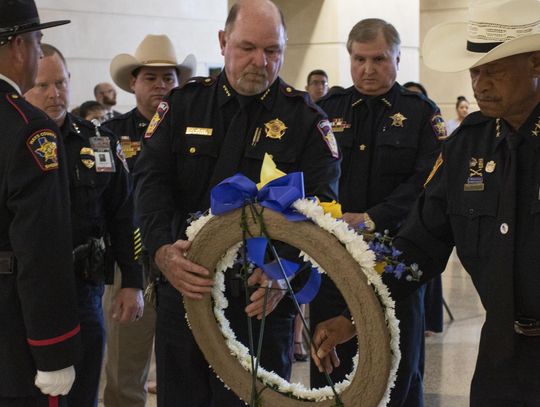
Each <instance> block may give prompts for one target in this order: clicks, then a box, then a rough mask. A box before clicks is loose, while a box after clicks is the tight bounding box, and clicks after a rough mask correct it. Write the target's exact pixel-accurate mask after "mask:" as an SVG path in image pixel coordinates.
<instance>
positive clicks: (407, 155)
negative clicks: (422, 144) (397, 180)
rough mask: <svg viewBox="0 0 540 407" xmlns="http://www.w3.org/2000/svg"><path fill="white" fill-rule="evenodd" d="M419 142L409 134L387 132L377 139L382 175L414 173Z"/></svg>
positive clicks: (393, 131)
mask: <svg viewBox="0 0 540 407" xmlns="http://www.w3.org/2000/svg"><path fill="white" fill-rule="evenodd" d="M417 143H418V140H417V138H416V137H413V136H411V134H410V133H409V132H405V131H396V130H387V131H383V132H382V133H380V134H379V135H378V137H377V159H378V161H379V163H380V165H379V167H378V168H380V170H381V174H392V175H393V174H407V173H412V172H414V166H415V162H416V153H417V149H418V146H417Z"/></svg>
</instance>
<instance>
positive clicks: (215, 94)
mask: <svg viewBox="0 0 540 407" xmlns="http://www.w3.org/2000/svg"><path fill="white" fill-rule="evenodd" d="M219 38H220V45H221V49H222V53H223V55H224V57H225V69H224V71H223V72H222V73H221V74H220V75H219V76H218V77H217V78H215V79H214V78H195V79H193V80H191V81H189V82H188V83H187V84H186V85H185V86H184V87H183V88H181V89H174V90H173V91H172V92H171V94H170V95H169V96H167V97H166V98H165V99H164V101H163V102H162V103H161V104H160V105H159V107H158V109H157V112H156V114H155V116H154V118H153V119H152V122H151V123H150V125H149V128H148V130H147V132H146V134H145V138H144V145H143V149H142V152H141V155H140V157H139V159H138V161H137V163H136V166H135V178H136V190H137V193H136V195H137V198H136V201H137V212H138V214H139V216H140V218H141V225H142V232H143V238H144V242H145V245H146V247H147V248H148V251H149V253H150V255H151V256H152V257H153V258H154V259H155V262H156V264H157V266H158V267H159V269H160V270H161V272H162V274H163V276H164V277H165V279H166V281H165V282H163V283H162V284H160V286H159V287H158V309H157V324H156V326H157V328H156V329H157V331H156V355H157V382H158V405H159V406H160V407H166V406H171V405H183V406H208V407H210V406H220V407H224V406H225V407H226V406H242V405H244V403H243V402H242V401H240V400H239V399H238V398H237V397H236V396H234V395H232V393H231V392H230V391H228V390H225V389H224V387H223V384H222V383H221V382H220V381H219V380H217V379H216V377H215V375H214V374H213V372H212V371H211V369H210V368H209V367H208V362H206V361H205V359H204V357H203V355H202V353H201V352H200V350H199V349H198V347H197V345H196V343H195V341H194V339H193V336H192V334H191V332H190V330H189V327H188V326H187V324H186V321H185V318H184V311H183V304H182V295H184V296H188V297H190V298H193V299H199V298H202V294H203V293H208V292H210V290H211V287H210V285H211V284H212V282H211V281H208V280H207V279H206V278H204V275H206V274H207V273H208V271H207V270H206V269H204V268H203V267H201V266H199V265H197V264H194V263H191V262H189V261H188V260H187V259H186V258H185V257H184V253H185V252H186V251H187V250H188V249H189V243H188V242H187V241H186V240H184V239H185V229H186V221H187V219H188V217H189V214H190V213H193V212H197V211H204V210H206V209H207V208H208V207H209V190H210V189H211V188H212V187H213V186H214V185H216V184H218V183H219V182H220V181H222V180H223V179H225V178H227V177H229V176H232V175H234V174H235V173H237V172H241V173H242V174H244V175H246V176H248V177H249V178H250V179H252V180H254V181H258V180H259V175H260V170H261V165H262V160H263V157H264V154H265V153H269V154H271V155H272V156H273V158H274V161H275V162H276V164H277V166H278V168H279V169H280V170H282V171H284V172H287V173H290V172H292V171H303V172H304V177H305V187H306V194H308V195H317V196H318V197H319V198H320V199H321V200H323V201H327V200H332V199H335V198H336V187H337V177H338V175H339V161H338V151H337V145H336V144H335V140H334V138H333V135H332V133H331V129H330V125H329V122H328V120H327V119H326V116H325V115H324V114H323V113H322V111H320V110H319V109H318V108H317V107H316V106H315V105H313V104H312V103H311V102H310V100H309V96H308V95H307V94H306V93H305V92H299V91H296V90H294V89H292V88H291V87H289V86H288V85H287V84H285V83H284V82H283V81H282V80H281V79H279V77H278V73H279V70H280V68H281V65H282V62H283V53H284V48H285V38H286V35H285V27H284V24H283V18H282V16H281V13H280V11H279V10H278V9H277V7H276V6H275V5H274V4H273V3H272V2H270V1H268V0H257V1H252V0H248V1H240V2H239V3H237V4H235V5H234V6H233V7H232V8H231V11H230V13H229V16H228V19H227V22H226V24H225V30H224V31H221V32H220V34H219ZM226 279H227V291H226V295H227V297H228V298H229V307H228V308H227V311H226V316H227V317H228V319H229V320H230V321H231V323H232V326H233V329H234V330H235V332H236V334H237V336H238V337H239V339H240V340H242V341H244V343H247V342H246V340H247V333H246V328H245V326H244V327H240V325H242V324H244V325H245V319H246V313H247V314H248V315H250V316H259V317H261V316H262V311H261V308H262V301H263V298H262V297H264V296H262V297H261V293H262V292H264V289H258V290H256V291H255V292H254V293H253V295H252V296H251V300H252V301H253V302H251V303H250V304H249V305H248V304H245V303H243V302H242V300H243V298H242V296H241V295H239V294H238V293H236V294H235V293H234V291H235V289H234V287H235V284H234V279H232V278H229V277H226ZM265 281H267V278H266V276H264V275H263V274H260V273H254V274H253V275H252V277H251V278H250V283H251V284H257V283H263V282H265ZM235 295H236V296H235ZM269 297H270V298H269V302H268V309H267V313H269V312H270V311H271V310H273V312H272V313H271V314H270V315H269V317H268V318H267V320H266V324H267V325H266V327H267V329H266V330H265V335H264V345H263V347H264V352H263V355H262V358H261V359H262V361H261V364H262V366H263V367H265V368H266V369H268V370H273V371H275V372H276V373H277V374H279V375H281V376H282V377H284V378H288V377H289V375H290V370H291V360H290V353H289V350H290V348H291V345H292V325H293V320H294V315H295V313H294V309H293V306H292V304H291V302H290V301H291V299H290V298H283V300H281V299H282V297H283V293H282V292H281V291H279V290H273V291H272V294H271V295H270V296H269ZM280 300H281V301H280ZM256 322H257V321H256V320H254V324H255V325H257V324H256ZM256 330H257V328H255V331H256Z"/></svg>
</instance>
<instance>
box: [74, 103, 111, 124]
mask: <svg viewBox="0 0 540 407" xmlns="http://www.w3.org/2000/svg"><path fill="white" fill-rule="evenodd" d="M71 113H72V114H74V113H73V111H71ZM77 113H78V114H76V116H79V117H82V118H83V119H84V120H88V121H89V122H91V121H92V120H97V121H98V122H99V123H102V122H103V121H104V120H105V116H106V114H107V111H106V110H105V108H104V107H103V105H102V104H101V103H99V102H96V101H95V100H88V101H86V102H84V103H81V105H80V106H79V111H78V112H77Z"/></svg>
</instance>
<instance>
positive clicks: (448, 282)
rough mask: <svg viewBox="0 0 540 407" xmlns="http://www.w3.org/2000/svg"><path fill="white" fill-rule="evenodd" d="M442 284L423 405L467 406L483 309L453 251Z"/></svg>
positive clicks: (301, 369)
mask: <svg viewBox="0 0 540 407" xmlns="http://www.w3.org/2000/svg"><path fill="white" fill-rule="evenodd" d="M443 288H444V297H445V300H446V302H447V303H448V306H449V307H450V310H451V312H452V314H453V315H454V318H455V320H454V321H452V322H451V321H450V319H449V317H448V314H445V326H444V332H443V333H442V334H436V335H434V336H432V337H429V338H426V367H425V405H426V407H466V406H467V405H468V404H469V403H468V394H469V384H470V380H471V377H472V374H473V370H474V364H475V361H476V353H477V347H478V339H479V335H480V328H481V325H482V323H483V321H484V311H483V308H482V305H481V304H480V301H479V299H478V295H477V294H476V291H475V290H474V287H473V285H472V282H471V279H470V277H469V276H468V275H467V273H466V272H465V271H464V270H463V269H462V267H461V265H460V263H459V261H458V260H457V257H455V255H453V256H452V257H451V259H450V261H449V263H448V267H447V270H446V272H445V273H444V274H443ZM308 366H309V365H308V363H296V364H295V365H294V372H293V381H295V380H299V381H305V380H306V379H307V377H308ZM102 406H103V405H102V404H101V403H100V407H102ZM154 406H156V398H155V396H154V395H149V399H148V403H147V407H154ZM122 407H129V406H122ZM167 407H177V406H167Z"/></svg>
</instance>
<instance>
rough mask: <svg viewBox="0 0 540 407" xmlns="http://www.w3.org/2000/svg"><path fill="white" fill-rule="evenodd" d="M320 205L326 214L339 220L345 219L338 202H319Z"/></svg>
mask: <svg viewBox="0 0 540 407" xmlns="http://www.w3.org/2000/svg"><path fill="white" fill-rule="evenodd" d="M317 201H318V199H317ZM319 205H320V206H321V207H322V208H323V210H324V213H329V214H330V215H332V217H333V218H336V219H339V218H342V217H343V214H342V213H341V204H339V203H337V202H336V201H332V202H319Z"/></svg>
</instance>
